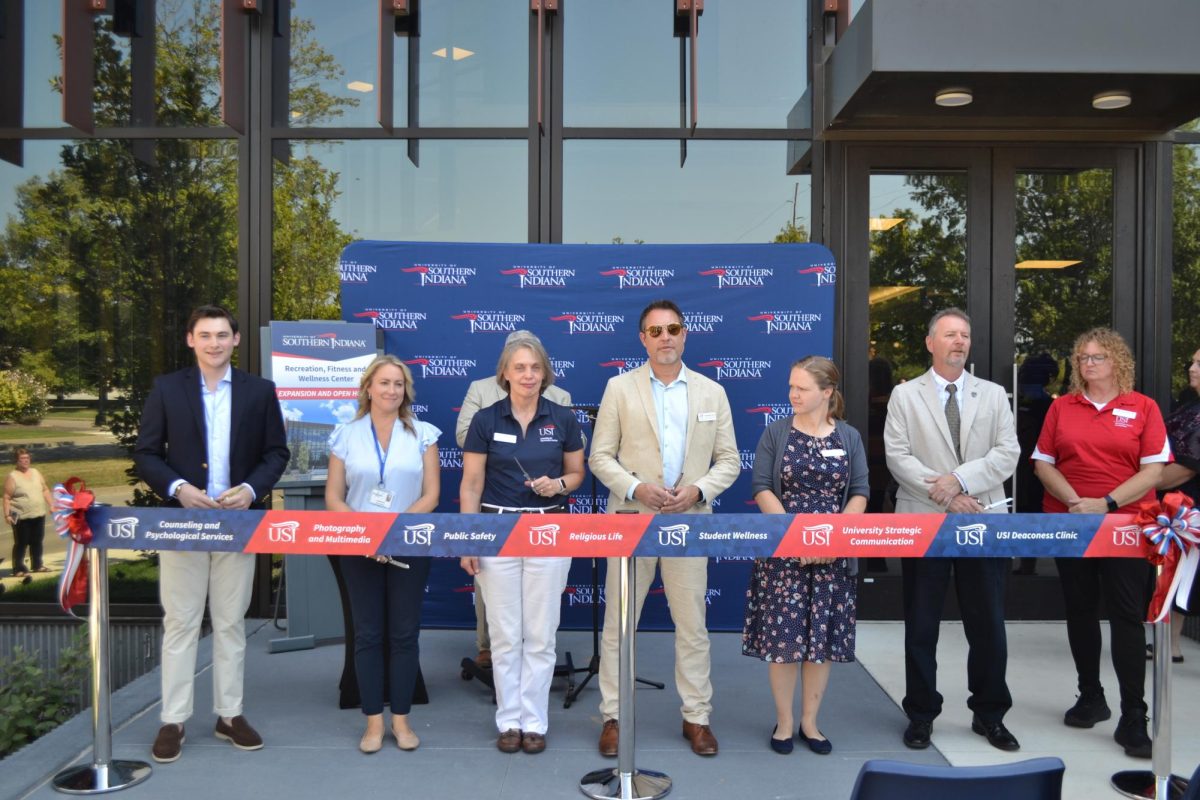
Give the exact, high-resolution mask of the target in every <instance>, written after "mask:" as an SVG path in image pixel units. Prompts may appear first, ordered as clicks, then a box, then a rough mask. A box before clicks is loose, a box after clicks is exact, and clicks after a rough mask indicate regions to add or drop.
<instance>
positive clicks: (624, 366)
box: [599, 358, 646, 375]
mask: <svg viewBox="0 0 1200 800" xmlns="http://www.w3.org/2000/svg"><path fill="white" fill-rule="evenodd" d="M645 363H646V359H645V358H614V359H611V360H609V361H601V362H600V364H599V366H601V367H607V368H609V369H615V370H616V371H617V374H618V375H622V374H624V373H626V372H629V371H630V370H635V369H637V368H638V367H640V366H641V365H642V364H645Z"/></svg>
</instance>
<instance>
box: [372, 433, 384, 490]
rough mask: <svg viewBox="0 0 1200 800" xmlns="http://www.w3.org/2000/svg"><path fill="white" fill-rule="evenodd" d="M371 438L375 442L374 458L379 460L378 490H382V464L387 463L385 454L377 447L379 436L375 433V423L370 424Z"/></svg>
mask: <svg viewBox="0 0 1200 800" xmlns="http://www.w3.org/2000/svg"><path fill="white" fill-rule="evenodd" d="M371 438H372V439H374V440H375V457H376V458H378V459H379V488H381V489H382V488H383V464H384V462H385V461H387V453H386V452H385V451H384V449H383V448H382V447H380V446H379V434H377V433H375V423H374V422H372V423H371Z"/></svg>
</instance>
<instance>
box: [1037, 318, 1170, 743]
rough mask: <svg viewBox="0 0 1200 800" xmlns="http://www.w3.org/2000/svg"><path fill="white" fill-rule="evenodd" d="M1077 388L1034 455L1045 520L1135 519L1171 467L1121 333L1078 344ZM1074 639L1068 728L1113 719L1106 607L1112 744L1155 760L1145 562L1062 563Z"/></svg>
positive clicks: (1054, 414)
mask: <svg viewBox="0 0 1200 800" xmlns="http://www.w3.org/2000/svg"><path fill="white" fill-rule="evenodd" d="M1071 363H1072V366H1073V367H1074V369H1073V370H1072V373H1071V391H1070V392H1069V393H1068V394H1065V395H1063V396H1062V397H1060V398H1058V399H1057V400H1055V401H1054V403H1053V404H1052V405H1051V406H1050V411H1049V413H1048V414H1047V415H1046V421H1045V423H1044V424H1043V425H1042V433H1041V435H1040V436H1039V437H1038V443H1037V447H1036V448H1035V449H1034V452H1033V461H1034V471H1035V472H1036V473H1037V476H1038V478H1039V479H1040V480H1041V482H1042V484H1043V485H1044V486H1045V487H1046V494H1045V497H1044V499H1043V501H1042V510H1043V511H1046V512H1048V513H1059V514H1061V513H1066V512H1070V513H1073V514H1106V513H1110V512H1117V511H1121V512H1127V513H1134V512H1136V510H1137V506H1138V505H1139V504H1140V503H1141V502H1142V501H1144V500H1149V501H1153V500H1154V487H1155V485H1156V484H1157V483H1158V479H1159V476H1160V474H1161V473H1162V469H1163V464H1165V463H1166V462H1168V461H1170V460H1171V450H1170V447H1169V446H1168V445H1167V431H1166V427H1165V426H1164V424H1163V418H1162V412H1160V411H1159V409H1158V406H1157V405H1156V404H1155V402H1154V401H1153V400H1151V399H1150V398H1149V397H1147V396H1146V395H1144V394H1140V393H1139V392H1135V391H1133V369H1134V364H1133V354H1132V353H1130V351H1129V346H1128V345H1127V344H1125V340H1124V339H1122V338H1121V335H1120V334H1119V333H1117V332H1116V331H1113V330H1110V329H1108V328H1093V329H1092V330H1090V331H1088V332H1087V333H1085V334H1083V335H1082V336H1080V337H1079V338H1078V339H1076V340H1075V347H1074V349H1073V354H1072V356H1071ZM1057 563H1058V574H1059V578H1060V580H1061V581H1062V588H1063V598H1064V600H1065V601H1066V610H1067V638H1068V640H1069V642H1070V645H1071V656H1072V657H1073V658H1074V660H1075V671H1076V672H1077V673H1078V678H1079V700H1078V701H1077V702H1076V703H1075V705H1074V706H1073V707H1072V708H1071V709H1070V710H1069V711H1067V713H1066V716H1065V717H1064V720H1063V721H1064V722H1065V723H1066V724H1067V725H1069V726H1071V727H1073V728H1090V727H1092V726H1093V725H1095V724H1096V723H1097V722H1102V721H1103V720H1106V719H1108V718H1109V717H1111V716H1112V712H1111V711H1110V710H1109V708H1108V703H1106V702H1105V699H1104V687H1103V686H1101V685H1100V620H1099V602H1100V597H1101V596H1102V595H1103V597H1104V603H1105V606H1106V607H1107V609H1108V616H1109V628H1110V631H1111V634H1112V637H1111V638H1112V660H1113V668H1114V669H1115V670H1116V673H1117V684H1118V685H1119V687H1120V690H1121V719H1120V721H1119V722H1118V724H1117V729H1116V732H1115V733H1113V739H1115V740H1116V742H1117V744H1119V745H1121V746H1122V747H1123V748H1124V749H1125V753H1126V755H1130V756H1133V757H1135V758H1149V757H1150V751H1151V743H1150V737H1149V736H1148V735H1147V733H1146V700H1145V684H1146V661H1145V648H1146V634H1145V629H1144V628H1143V626H1142V623H1143V621H1144V620H1145V618H1146V608H1147V605H1148V604H1149V602H1150V590H1151V582H1152V580H1153V572H1152V570H1151V567H1150V564H1149V563H1148V562H1146V561H1144V560H1142V559H1139V558H1087V559H1084V558H1059V559H1057Z"/></svg>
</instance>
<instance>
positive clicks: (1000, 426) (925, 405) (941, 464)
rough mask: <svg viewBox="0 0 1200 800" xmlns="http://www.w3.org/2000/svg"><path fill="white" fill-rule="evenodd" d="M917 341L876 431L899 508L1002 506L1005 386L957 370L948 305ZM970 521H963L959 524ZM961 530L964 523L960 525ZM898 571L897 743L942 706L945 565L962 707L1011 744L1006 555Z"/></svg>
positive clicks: (965, 345) (1008, 451) (1010, 465)
mask: <svg viewBox="0 0 1200 800" xmlns="http://www.w3.org/2000/svg"><path fill="white" fill-rule="evenodd" d="M925 347H926V348H927V349H928V350H929V352H930V354H931V355H932V356H933V367H932V369H930V370H929V371H928V372H926V373H925V374H924V375H921V376H920V377H917V378H914V379H913V380H911V381H908V382H907V383H902V384H900V385H899V386H897V387H896V388H895V389H894V390H892V396H891V400H890V401H889V402H888V410H887V420H886V422H885V423H884V430H883V440H884V448H885V450H886V454H887V465H888V469H889V470H890V471H891V473H892V476H893V477H895V479H896V481H897V482H898V483H899V484H900V489H899V491H898V493H897V496H896V512H897V513H899V514H933V513H944V512H949V513H951V514H981V513H996V514H998V513H1005V512H1007V510H1008V508H1007V503H1006V500H1005V497H1004V481H1006V480H1007V479H1008V478H1010V477H1012V474H1013V472H1014V470H1015V469H1016V466H1017V459H1018V458H1019V457H1020V454H1021V447H1020V444H1019V443H1018V442H1017V429H1016V424H1015V423H1014V421H1013V414H1012V408H1011V407H1010V406H1009V402H1008V397H1007V396H1006V395H1005V392H1004V389H1003V388H1002V387H1000V386H998V385H997V384H994V383H992V382H990V381H985V380H980V379H978V378H976V377H975V376H974V375H972V374H971V373H970V372H968V371H967V370H966V366H967V356H968V355H969V354H970V352H971V320H970V319H969V318H968V317H967V315H966V314H965V313H963V312H962V311H961V310H960V309H957V308H948V309H945V310H943V311H939V312H938V313H937V314H935V315H934V316H933V319H932V320H931V321H930V323H929V335H928V336H927V337H925ZM969 523H970V520H969V519H967V520H964V525H967V524H969ZM968 533H970V531H968ZM901 564H902V568H903V572H904V667H905V695H904V702H903V707H904V712H905V713H906V714H907V715H908V719H909V724H908V728H907V729H906V730H905V731H904V744H905V745H907V746H908V747H910V748H913V749H918V750H919V749H924V748H926V747H928V746H929V743H930V736H931V735H932V732H933V720H934V719H935V718H936V717H937V716H938V714H940V713H941V711H942V696H941V695H940V694H939V693H938V691H937V643H938V628H939V626H940V625H941V614H942V606H943V604H944V603H945V600H946V590H947V587H948V586H949V582H950V576H951V572H953V573H954V582H955V590H956V592H957V594H958V605H959V608H960V609H961V610H962V619H963V629H964V632H965V633H966V636H967V643H968V655H967V687H968V689H969V690H970V692H971V696H970V698H969V699H968V700H967V707H968V708H970V709H971V711H973V712H974V717H973V718H972V721H971V730H973V731H974V732H975V733H978V734H979V735H980V736H984V737H986V738H987V740H988V742H989V743H990V744H991V745H992V746H993V747H997V748H999V749H1001V750H1008V751H1012V750H1017V749H1018V748H1019V747H1020V745H1019V744H1018V743H1017V740H1016V737H1014V736H1013V735H1012V734H1011V733H1010V732H1009V731H1008V729H1007V728H1006V727H1005V726H1004V723H1003V721H1002V720H1003V718H1004V715H1005V713H1007V711H1008V709H1009V708H1011V707H1012V695H1010V694H1009V691H1008V684H1007V683H1006V681H1005V671H1006V668H1007V664H1008V642H1007V638H1006V636H1005V630H1004V587H1005V581H1006V579H1007V575H1008V559H1006V558H906V559H902V561H901Z"/></svg>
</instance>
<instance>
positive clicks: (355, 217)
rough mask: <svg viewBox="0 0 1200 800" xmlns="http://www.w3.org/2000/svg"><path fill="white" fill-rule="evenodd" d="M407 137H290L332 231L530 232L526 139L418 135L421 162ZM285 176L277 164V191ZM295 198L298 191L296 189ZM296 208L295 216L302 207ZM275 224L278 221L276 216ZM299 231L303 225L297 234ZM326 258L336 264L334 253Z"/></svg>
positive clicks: (488, 237) (450, 236)
mask: <svg viewBox="0 0 1200 800" xmlns="http://www.w3.org/2000/svg"><path fill="white" fill-rule="evenodd" d="M407 144H408V143H407V142H402V140H397V142H385V140H358V142H336V143H329V144H304V143H299V142H296V143H293V145H292V146H293V151H292V152H293V160H296V161H301V162H302V160H305V158H311V160H312V161H313V167H312V168H311V170H312V172H311V175H312V176H313V180H317V179H318V178H319V180H318V181H317V182H316V184H307V182H305V181H301V185H302V186H305V185H307V186H312V187H313V188H314V190H318V194H317V197H314V198H313V199H312V201H313V203H318V204H322V205H328V207H329V215H330V216H331V217H332V219H334V221H336V224H337V229H336V231H334V230H332V229H330V236H335V235H336V236H350V237H353V239H383V240H409V241H496V242H505V241H509V242H512V241H526V240H527V239H528V227H527V219H526V217H527V212H528V204H527V197H528V174H527V167H526V162H527V151H528V145H527V144H526V142H524V140H487V142H476V140H457V139H455V140H426V142H421V167H420V168H416V167H414V166H413V164H412V162H409V161H408V158H407V156H406V149H407ZM317 167H319V170H318V169H317ZM290 175H292V173H290V172H289V170H287V169H284V168H281V167H278V164H276V176H275V180H276V191H278V186H280V181H281V180H284V179H286V178H287V176H290ZM287 179H289V178H287ZM296 197H302V192H298V193H296ZM298 211H300V212H301V215H302V213H304V212H305V211H304V210H298ZM276 224H281V217H280V216H278V215H277V216H276ZM277 233H280V231H278V230H277ZM305 236H307V234H306V233H305V231H304V225H302V224H301V225H300V227H299V228H298V230H296V239H298V241H299V240H302V239H304V237H305ZM301 243H302V242H301ZM337 249H341V248H340V247H338V248H337ZM328 265H329V269H331V270H334V269H335V267H336V266H337V260H336V258H335V259H334V260H332V261H330V263H329V264H328Z"/></svg>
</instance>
